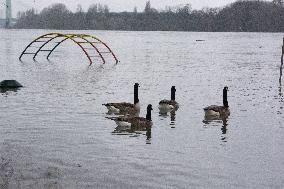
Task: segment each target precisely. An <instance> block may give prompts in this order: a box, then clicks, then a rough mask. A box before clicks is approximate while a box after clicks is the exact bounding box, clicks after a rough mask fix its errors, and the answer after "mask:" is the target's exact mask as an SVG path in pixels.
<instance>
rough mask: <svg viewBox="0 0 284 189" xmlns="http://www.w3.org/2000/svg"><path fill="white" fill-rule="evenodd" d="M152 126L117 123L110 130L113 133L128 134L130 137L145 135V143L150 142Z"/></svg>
mask: <svg viewBox="0 0 284 189" xmlns="http://www.w3.org/2000/svg"><path fill="white" fill-rule="evenodd" d="M151 130H152V126H146V127H143V126H139V125H132V124H131V125H119V124H117V127H116V128H115V129H114V131H113V132H112V134H113V135H128V136H130V137H139V136H140V135H145V136H146V144H151V138H152V133H151Z"/></svg>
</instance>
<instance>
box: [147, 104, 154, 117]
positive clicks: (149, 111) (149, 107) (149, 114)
mask: <svg viewBox="0 0 284 189" xmlns="http://www.w3.org/2000/svg"><path fill="white" fill-rule="evenodd" d="M152 110H153V108H152V105H151V104H149V105H148V106H147V114H146V119H147V120H149V121H151V120H152V119H151V111H152Z"/></svg>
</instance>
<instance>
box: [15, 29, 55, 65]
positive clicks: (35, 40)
mask: <svg viewBox="0 0 284 189" xmlns="http://www.w3.org/2000/svg"><path fill="white" fill-rule="evenodd" d="M49 35H53V33H48V34H44V35H42V36H39V37H38V38H36V39H34V40H33V41H32V42H31V43H30V44H29V45H28V46H27V47H26V48H25V49H24V51H23V52H22V53H21V55H20V57H19V60H21V58H22V56H23V55H24V54H25V52H26V50H27V49H28V48H29V47H30V46H31V45H32V44H33V43H35V42H37V40H39V39H41V38H43V37H46V36H49Z"/></svg>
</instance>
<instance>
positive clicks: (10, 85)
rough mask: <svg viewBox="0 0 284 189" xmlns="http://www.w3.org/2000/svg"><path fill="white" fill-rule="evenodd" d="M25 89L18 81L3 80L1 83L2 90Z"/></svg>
mask: <svg viewBox="0 0 284 189" xmlns="http://www.w3.org/2000/svg"><path fill="white" fill-rule="evenodd" d="M19 87H23V85H21V84H20V83H19V82H18V81H16V80H3V81H1V82H0V88H19Z"/></svg>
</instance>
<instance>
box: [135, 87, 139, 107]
mask: <svg viewBox="0 0 284 189" xmlns="http://www.w3.org/2000/svg"><path fill="white" fill-rule="evenodd" d="M138 102H139V98H138V85H134V104H136V103H138Z"/></svg>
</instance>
